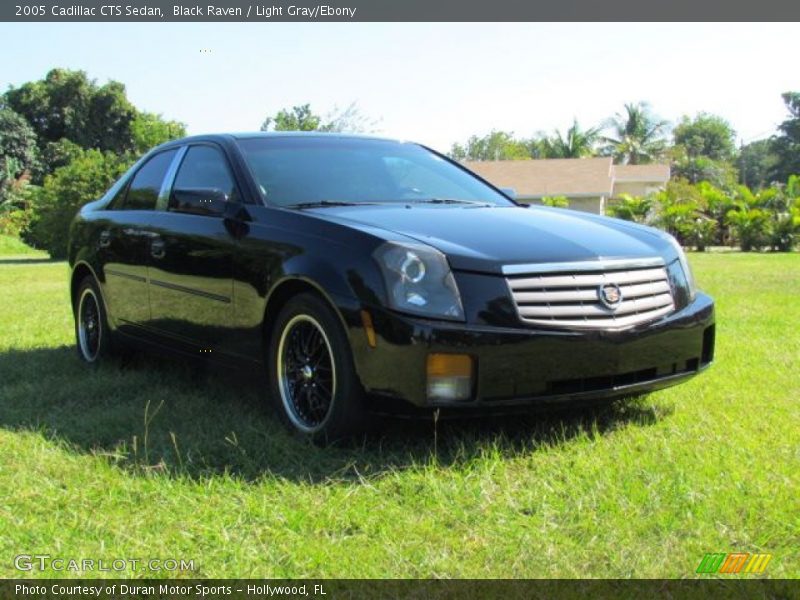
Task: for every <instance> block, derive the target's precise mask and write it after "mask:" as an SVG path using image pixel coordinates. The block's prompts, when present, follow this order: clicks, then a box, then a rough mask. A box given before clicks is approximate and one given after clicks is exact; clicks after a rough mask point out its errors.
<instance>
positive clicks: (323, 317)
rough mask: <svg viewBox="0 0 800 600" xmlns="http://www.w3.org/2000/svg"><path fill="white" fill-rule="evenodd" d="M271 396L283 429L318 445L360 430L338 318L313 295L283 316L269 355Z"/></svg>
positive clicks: (356, 391) (359, 403)
mask: <svg viewBox="0 0 800 600" xmlns="http://www.w3.org/2000/svg"><path fill="white" fill-rule="evenodd" d="M268 365H269V386H270V396H271V398H272V399H273V404H274V405H275V408H276V410H277V411H278V414H279V415H280V416H281V418H282V420H283V421H284V423H285V424H286V425H287V426H288V427H289V428H290V429H292V430H293V431H295V432H296V433H298V434H299V435H301V436H304V437H308V438H311V439H312V440H313V441H315V442H318V443H327V442H332V441H336V440H338V439H341V438H344V437H348V436H350V435H352V434H354V433H357V432H359V431H361V430H362V429H363V427H364V410H363V392H362V390H361V385H360V382H359V381H358V377H357V375H356V373H355V368H354V366H353V358H352V354H351V352H350V345H349V343H348V341H347V336H346V335H345V332H344V328H343V327H342V325H341V323H340V322H339V319H338V317H337V315H336V314H335V313H334V312H333V310H332V309H331V308H330V307H329V306H328V305H327V304H326V303H325V302H323V301H322V300H321V299H319V298H318V297H317V296H314V295H312V294H301V295H299V296H296V297H295V298H293V299H292V300H290V301H289V303H288V304H287V305H286V306H285V307H284V308H283V310H281V312H280V314H279V315H278V318H277V320H276V323H275V327H274V329H273V334H272V337H271V340H270V344H269V353H268Z"/></svg>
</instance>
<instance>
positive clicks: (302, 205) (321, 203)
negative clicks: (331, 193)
mask: <svg viewBox="0 0 800 600" xmlns="http://www.w3.org/2000/svg"><path fill="white" fill-rule="evenodd" d="M364 204H377V202H344V201H340V200H318V201H316V202H300V203H298V204H287V205H286V208H299V209H302V208H321V207H325V206H362V205H364Z"/></svg>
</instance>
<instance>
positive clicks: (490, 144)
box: [450, 130, 531, 160]
mask: <svg viewBox="0 0 800 600" xmlns="http://www.w3.org/2000/svg"><path fill="white" fill-rule="evenodd" d="M450 157H451V158H453V159H455V160H520V159H525V158H530V157H531V156H530V148H529V146H528V144H527V143H526V142H525V141H524V140H518V139H515V138H514V134H513V133H512V132H510V131H497V130H492V131H491V132H490V133H488V134H486V135H484V136H482V137H479V136H477V135H473V136H471V137H470V138H469V139H468V140H467V142H466V144H464V145H463V146H462V145H461V144H453V146H452V148H451V149H450Z"/></svg>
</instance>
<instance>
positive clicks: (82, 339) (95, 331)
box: [75, 276, 111, 364]
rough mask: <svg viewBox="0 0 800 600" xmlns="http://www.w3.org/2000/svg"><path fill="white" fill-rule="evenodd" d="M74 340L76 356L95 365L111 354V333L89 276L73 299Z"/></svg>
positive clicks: (95, 284)
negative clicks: (76, 350)
mask: <svg viewBox="0 0 800 600" xmlns="http://www.w3.org/2000/svg"><path fill="white" fill-rule="evenodd" d="M75 340H76V342H77V344H76V345H77V349H78V356H80V357H81V359H82V360H84V361H85V362H87V363H91V364H96V363H97V362H99V361H100V360H101V359H103V358H107V357H108V356H109V354H111V333H110V331H109V329H108V319H107V318H106V311H105V307H104V306H103V301H102V298H101V296H100V290H99V288H98V286H97V282H95V280H94V278H93V277H91V276H87V277H85V278H84V279H83V280H82V281H81V284H80V286H78V294H77V297H76V299H75Z"/></svg>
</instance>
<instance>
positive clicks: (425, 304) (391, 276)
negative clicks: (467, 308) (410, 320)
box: [373, 242, 464, 321]
mask: <svg viewBox="0 0 800 600" xmlns="http://www.w3.org/2000/svg"><path fill="white" fill-rule="evenodd" d="M373 256H374V257H375V260H377V261H378V264H379V265H380V267H381V271H382V272H383V278H384V280H385V281H386V291H387V294H388V296H389V304H390V305H391V307H392V308H394V309H395V310H399V311H402V312H407V313H412V314H416V315H422V316H425V317H437V318H442V319H452V320H457V321H463V320H464V309H463V307H462V306H461V296H460V295H459V293H458V288H457V287H456V281H455V279H454V278H453V273H452V272H451V271H450V265H448V264H447V259H446V258H445V256H444V254H442V253H441V252H439V251H438V250H436V249H434V248H431V247H430V246H425V245H422V244H400V243H395V242H388V243H386V244H383V245H382V246H381V247H380V248H378V249H377V250H376V251H375V253H374V255H373Z"/></svg>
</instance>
